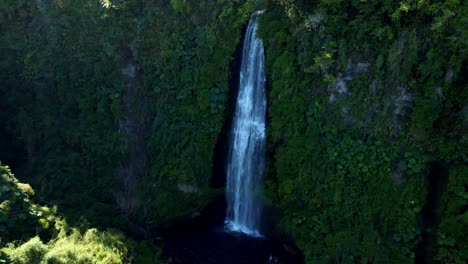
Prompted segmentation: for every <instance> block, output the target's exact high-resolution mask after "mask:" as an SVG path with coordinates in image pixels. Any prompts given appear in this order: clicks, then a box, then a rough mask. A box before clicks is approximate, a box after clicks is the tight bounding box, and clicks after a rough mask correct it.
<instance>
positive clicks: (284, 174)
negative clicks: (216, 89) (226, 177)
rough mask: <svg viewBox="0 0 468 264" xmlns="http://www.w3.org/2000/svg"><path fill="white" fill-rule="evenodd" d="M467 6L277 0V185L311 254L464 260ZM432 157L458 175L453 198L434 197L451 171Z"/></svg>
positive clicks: (290, 225) (269, 47)
mask: <svg viewBox="0 0 468 264" xmlns="http://www.w3.org/2000/svg"><path fill="white" fill-rule="evenodd" d="M466 11H467V4H466V3H464V2H463V1H402V2H397V1H288V0H278V1H272V2H271V3H270V5H269V6H268V9H267V12H266V14H265V15H264V16H263V18H262V22H261V29H260V30H261V37H262V38H263V39H264V42H265V46H266V54H267V67H268V73H269V74H268V79H269V81H270V83H271V87H270V96H269V103H270V107H269V117H270V120H271V124H270V128H269V136H270V137H269V139H270V149H272V152H273V153H274V157H273V158H274V162H273V164H272V166H271V167H270V174H269V182H268V184H269V187H268V188H269V189H270V190H269V192H268V193H269V194H270V196H272V197H269V199H273V200H275V199H276V200H277V201H279V203H280V207H281V208H282V210H283V212H284V218H283V221H284V223H283V226H284V227H285V228H286V230H287V232H288V233H291V234H292V235H293V236H294V238H295V240H296V242H297V243H299V245H300V247H301V248H302V249H303V250H304V253H305V254H306V259H307V261H308V262H310V263H322V262H325V263H329V262H330V263H331V262H334V263H336V262H339V263H353V262H361V263H389V262H390V263H411V262H413V261H414V259H415V258H417V259H418V260H420V261H421V260H423V259H427V255H426V254H427V253H425V252H427V251H425V250H428V251H430V252H433V250H436V251H437V252H436V253H435V255H434V256H433V257H434V259H435V260H436V261H437V262H440V263H445V262H446V261H447V260H450V262H451V263H463V262H464V260H463V259H466V247H464V246H460V245H465V244H466V242H465V238H464V237H465V235H466V227H467V225H468V222H466V216H463V213H462V211H463V209H462V208H463V206H466V202H467V201H466V198H467V197H466V182H465V183H462V182H460V178H459V177H460V176H459V175H461V174H463V173H461V174H459V173H460V172H459V170H460V169H461V168H460V167H459V166H462V168H466V167H465V165H461V164H464V163H466V159H467V156H466V139H465V138H464V136H463V135H464V134H463V129H462V124H463V122H465V121H464V120H466V113H465V112H463V111H464V110H463V109H464V108H466V106H465V104H466V102H467V90H466V89H465V88H466V79H465V77H464V76H463V74H464V72H466V58H467V46H466V40H465V39H464V38H463V36H465V35H466V33H467V31H466V18H465V17H464V13H465V12H466ZM434 162H439V163H442V164H443V166H444V167H446V168H448V169H449V170H450V171H451V173H450V174H449V176H448V178H449V179H448V181H449V185H448V186H447V187H445V186H444V184H443V182H444V181H443V180H441V181H438V182H439V183H440V184H439V186H437V187H436V188H435V191H436V192H439V191H440V192H445V193H446V194H445V199H443V200H442V201H435V202H434V203H431V204H429V201H431V199H430V197H432V196H434V195H435V194H434V193H432V192H434V190H431V189H430V188H429V186H431V184H432V185H433V183H431V181H435V179H437V178H444V177H447V176H446V175H443V174H440V175H439V174H437V172H434V171H433V170H432V172H431V169H432V168H433V167H434V165H433V164H434ZM452 171H453V172H452ZM465 171H466V170H465ZM433 174H437V175H433ZM430 175H433V176H430ZM465 178H466V177H465ZM455 182H456V183H455ZM453 185H456V187H455V186H453ZM445 188H447V190H445ZM455 190H457V191H458V195H457V194H452V193H454V192H455ZM450 195H454V196H450ZM449 197H450V198H449ZM447 203H448V204H447ZM425 206H426V207H428V208H431V207H435V208H436V209H435V212H434V213H433V214H431V215H430V217H428V216H427V215H425V214H423V212H422V209H423V207H425ZM425 211H431V210H429V209H428V210H425ZM463 217H465V218H463ZM430 218H435V219H443V220H442V222H441V225H440V228H438V226H437V223H432V220H430ZM437 221H438V220H434V222H437ZM430 222H431V223H430ZM455 223H456V224H455ZM455 226H457V227H455ZM462 229H463V230H464V231H462ZM431 230H432V231H431ZM449 230H450V231H449ZM455 230H457V231H458V232H459V233H458V234H460V236H458V235H456V234H455V232H457V231H455ZM435 233H436V234H437V238H436V242H435V244H436V245H434V242H431V243H428V242H427V241H426V240H432V238H431V237H432V235H431V234H435ZM448 233H450V235H449V234H448ZM448 236H449V237H448ZM423 240H424V241H423ZM426 244H430V245H431V246H430V248H429V249H427V248H424V247H425V246H422V245H426ZM430 254H432V253H430Z"/></svg>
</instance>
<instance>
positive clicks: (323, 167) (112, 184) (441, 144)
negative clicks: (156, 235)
mask: <svg viewBox="0 0 468 264" xmlns="http://www.w3.org/2000/svg"><path fill="white" fill-rule="evenodd" d="M255 9H266V11H265V13H264V14H263V15H262V16H261V19H260V26H259V34H260V37H261V38H262V39H263V41H264V45H265V48H266V70H267V79H268V85H269V87H268V97H269V98H268V102H269V105H268V110H267V111H268V128H267V142H268V150H269V151H268V152H269V155H270V156H269V158H268V160H267V167H268V168H267V169H268V175H267V176H268V177H267V179H266V188H265V197H264V200H265V203H266V204H267V205H268V204H270V205H271V207H273V205H275V206H274V207H276V209H278V210H279V212H280V213H281V215H282V221H281V227H280V228H279V229H278V230H279V231H280V232H285V233H287V234H291V235H292V236H293V237H294V239H295V240H296V241H297V242H298V244H299V245H300V247H301V249H302V250H303V251H304V252H305V255H306V258H307V260H308V261H309V262H313V263H315V262H319V261H343V262H356V261H367V262H385V261H387V260H389V259H392V260H393V259H395V262H411V261H412V259H414V258H415V257H416V255H417V254H425V256H423V257H428V258H430V259H433V260H435V261H439V262H442V261H443V260H450V261H451V262H454V263H457V262H462V260H464V259H466V256H465V255H463V254H464V252H466V250H464V248H463V247H464V245H466V244H467V243H466V238H464V237H463V234H464V232H463V230H464V229H463V228H465V227H466V221H465V218H466V217H465V215H464V211H463V209H464V208H465V207H466V191H465V190H466V185H467V183H466V177H464V175H466V166H465V165H464V163H466V137H465V135H464V134H465V133H463V132H464V129H465V127H466V120H467V111H466V109H467V105H466V102H467V89H465V87H466V76H464V73H465V72H466V58H467V48H466V43H465V41H464V38H463V36H465V35H466V33H467V32H466V28H467V27H466V26H465V24H466V23H465V21H464V17H463V14H465V13H467V4H466V3H464V2H463V1H458V0H452V1H418V2H417V3H415V2H414V1H400V2H396V1H384V0H379V1H378V0H375V1H300V0H298V1H293V0H278V1H276V0H275V1H235V0H229V1H183V0H177V1H175V0H174V1H139V0H134V1H133V0H132V1H92V0H89V1H73V0H64V1H53V0H50V1H46V0H44V1H14V2H13V1H6V2H5V1H4V2H2V3H1V4H0V13H1V16H0V25H1V26H0V44H1V45H0V49H1V53H2V56H3V57H2V60H1V62H0V82H1V83H2V84H3V85H1V86H0V93H1V94H2V96H0V105H1V111H0V118H1V120H0V126H1V127H0V129H2V131H1V132H0V135H7V136H8V137H9V139H8V140H5V139H3V141H2V140H1V139H0V144H1V145H0V150H1V151H0V153H1V155H2V156H1V157H0V159H7V160H12V161H13V160H15V159H16V158H15V156H17V157H18V158H19V160H21V161H22V160H24V159H25V160H27V165H26V168H25V169H22V170H21V171H23V170H24V173H23V174H24V175H19V176H20V178H21V180H23V181H28V182H31V184H32V185H33V186H34V188H35V190H36V191H37V196H39V197H45V198H47V199H50V200H53V201H54V202H56V203H57V204H58V205H59V207H61V208H62V211H63V212H65V213H66V214H67V215H69V216H71V217H70V220H69V221H72V219H76V221H77V222H78V221H81V220H78V219H86V220H88V221H90V222H92V223H99V224H100V225H103V226H118V227H122V226H127V224H128V222H129V221H130V222H132V223H137V224H138V225H139V226H143V227H150V226H151V227H161V226H166V225H168V224H170V223H172V222H174V221H176V220H178V219H181V218H186V217H189V216H190V215H191V214H193V213H194V212H197V211H198V210H199V209H200V208H201V207H203V206H204V205H205V204H206V201H207V200H209V199H210V198H211V197H212V194H213V193H214V191H216V190H213V188H212V187H211V186H210V182H211V180H212V179H211V178H212V165H213V164H212V163H213V161H214V160H217V159H216V158H215V157H214V156H213V155H214V154H213V153H214V147H215V144H216V142H217V140H218V137H219V135H220V133H221V128H222V126H223V124H224V123H225V120H227V116H226V114H227V111H226V106H227V105H228V94H229V93H228V92H229V90H230V89H232V87H229V86H230V84H229V80H230V79H231V78H232V76H230V72H232V69H230V63H231V61H232V59H233V58H232V56H233V54H234V53H235V49H236V46H237V45H238V42H239V39H240V38H241V33H242V32H241V28H242V27H243V25H244V24H245V22H246V21H247V20H248V17H249V16H250V14H251V13H252V12H253V11H254V10H255ZM4 141H7V142H6V143H5V144H4V143H3V142H4ZM220 148H221V149H222V147H220ZM10 150H15V151H17V150H21V152H22V153H18V154H17V155H12V153H11V151H10ZM220 160H222V159H220ZM217 165H219V164H217ZM221 167H222V166H221ZM440 167H441V168H444V169H442V170H441V171H445V170H447V173H444V175H446V176H441V177H442V179H438V178H437V177H436V176H434V175H436V174H437V173H435V172H434V170H432V169H431V168H440ZM14 169H15V168H14ZM445 178H446V179H445ZM439 180H440V182H444V184H441V186H446V187H444V188H441V189H440V190H437V188H434V187H433V186H434V185H437V184H436V183H437V182H439ZM219 185H222V184H219ZM217 187H219V186H217ZM429 187H430V188H429ZM431 193H434V194H437V195H435V196H437V197H438V198H437V199H432V198H431ZM428 204H433V205H434V206H435V207H437V208H436V209H437V210H434V211H431V210H423V208H428V207H430V206H429V205H428ZM423 211H424V212H423ZM426 212H428V213H430V214H431V215H432V216H433V218H434V219H433V221H431V223H428V222H425V220H424V214H425V213H426ZM428 226H430V227H431V230H432V231H430V232H429V231H428V230H427V227H428ZM278 230H276V231H278ZM429 240H430V241H429ZM421 241H423V243H422V242H421ZM435 241H436V242H437V243H435ZM426 249H427V250H426ZM421 252H431V253H421Z"/></svg>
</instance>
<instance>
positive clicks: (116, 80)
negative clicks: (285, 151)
mask: <svg viewBox="0 0 468 264" xmlns="http://www.w3.org/2000/svg"><path fill="white" fill-rule="evenodd" d="M0 11H1V12H2V28H1V32H2V33H3V34H2V43H5V45H2V49H3V51H4V54H5V56H6V58H8V59H7V60H5V61H4V63H3V64H2V65H1V67H2V70H4V71H3V72H2V75H1V78H2V81H3V83H5V86H2V87H1V89H2V90H1V91H2V94H4V95H5V96H2V99H1V100H2V101H1V102H2V107H3V108H2V115H1V116H2V122H1V123H2V124H1V125H2V133H4V134H6V135H11V136H12V140H14V143H15V144H18V145H19V146H21V145H23V146H24V149H25V150H26V151H27V155H25V156H26V159H27V165H26V167H27V169H26V170H25V173H24V174H25V175H23V176H24V178H27V176H26V175H34V176H33V177H31V178H28V179H27V180H28V181H30V182H32V183H33V185H34V186H35V188H36V189H37V190H38V192H39V193H40V194H41V196H42V195H43V196H45V197H47V198H48V199H52V200H54V201H55V202H57V203H58V204H59V205H60V206H63V207H64V208H65V209H64V211H66V212H67V210H68V209H69V211H68V213H70V214H71V215H74V218H77V219H78V217H84V218H86V219H88V220H89V221H92V222H94V221H96V222H99V223H100V224H103V225H116V226H120V225H122V224H124V225H125V222H127V221H128V220H130V221H131V222H136V223H138V224H139V225H142V226H164V225H167V224H168V223H171V222H172V221H174V220H176V219H179V218H184V217H188V216H190V215H191V214H192V213H194V212H197V211H198V210H200V208H201V207H203V206H204V204H205V203H206V201H207V200H209V199H210V198H211V193H212V191H213V190H212V189H211V186H210V182H211V177H212V175H211V174H212V160H213V152H214V146H215V143H216V141H217V138H218V135H219V134H220V132H221V127H222V125H223V123H224V120H225V106H226V104H227V94H228V90H229V89H228V82H229V79H230V76H229V74H230V68H229V65H230V61H231V60H232V54H233V53H234V51H235V48H236V46H237V43H238V41H239V39H240V36H241V27H242V26H243V24H244V23H245V22H246V21H247V20H248V17H249V15H250V13H251V12H252V11H253V5H252V4H251V3H250V4H248V3H246V2H243V1H241V2H239V1H225V2H223V3H217V2H214V1H211V2H204V3H188V2H187V1H171V2H170V3H163V2H161V1H152V2H143V1H81V2H79V3H78V2H76V1H37V2H27V1H19V2H17V3H16V4H13V3H5V4H2V5H1V6H0ZM3 25H5V26H3ZM11 75H14V77H12V76H11ZM3 109H4V111H3ZM3 118H4V119H3ZM3 128H5V129H3ZM8 145H9V146H5V148H4V149H3V148H2V151H4V152H5V153H6V150H7V149H8V150H9V149H14V146H13V145H12V144H10V143H9V144H8ZM10 145H12V146H10ZM19 155H20V154H19V153H18V156H19ZM3 156H4V157H5V158H7V159H8V161H9V160H12V159H13V160H14V157H13V158H11V157H10V156H9V155H3Z"/></svg>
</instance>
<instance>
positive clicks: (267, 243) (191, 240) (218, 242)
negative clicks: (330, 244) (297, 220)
mask: <svg viewBox="0 0 468 264" xmlns="http://www.w3.org/2000/svg"><path fill="white" fill-rule="evenodd" d="M225 208H226V205H225V200H224V197H220V199H218V201H217V202H215V203H213V204H212V205H211V206H209V207H208V208H206V209H205V210H204V211H203V212H202V214H201V216H199V217H197V218H194V219H192V220H189V221H186V222H184V223H180V224H178V225H176V226H174V227H172V228H171V229H170V230H168V232H167V233H166V235H165V237H164V241H165V245H164V253H165V255H166V256H167V257H170V258H171V259H172V263H194V264H231V263H232V264H234V263H236V264H242V263H245V264H247V263H252V264H261V263H283V264H300V263H303V257H302V255H301V252H300V251H299V250H297V249H296V247H295V246H294V245H293V244H292V243H289V242H286V240H284V239H281V238H279V237H273V235H272V236H270V237H268V236H265V237H262V238H257V237H252V236H248V235H245V234H242V233H230V232H225V230H224V211H225ZM269 260H270V262H269ZM273 260H275V261H276V262H275V261H273Z"/></svg>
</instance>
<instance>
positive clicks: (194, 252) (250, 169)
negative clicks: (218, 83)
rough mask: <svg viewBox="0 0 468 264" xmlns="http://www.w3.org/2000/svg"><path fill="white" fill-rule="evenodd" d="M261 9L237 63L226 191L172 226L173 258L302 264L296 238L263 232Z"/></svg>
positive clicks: (168, 248) (201, 262)
mask: <svg viewBox="0 0 468 264" xmlns="http://www.w3.org/2000/svg"><path fill="white" fill-rule="evenodd" d="M259 14H260V12H256V13H254V14H253V15H252V16H251V18H250V21H249V24H248V27H247V30H246V34H245V36H244V39H245V40H244V42H243V46H242V60H241V65H240V67H234V68H239V69H240V71H239V72H238V73H239V76H238V80H239V82H238V83H237V84H238V85H239V90H238V91H237V93H236V94H235V95H234V96H235V98H234V99H235V102H234V103H235V108H234V111H232V112H233V113H232V120H231V122H230V124H229V126H228V127H229V128H228V129H229V130H230V131H229V132H228V133H226V134H228V135H227V139H226V140H225V141H226V142H224V143H226V144H225V146H223V153H224V155H226V157H225V158H226V164H225V165H223V167H224V170H225V171H224V173H223V176H226V177H227V179H226V182H225V184H226V196H225V197H221V196H220V197H219V198H218V199H216V200H214V201H213V202H212V203H211V204H210V205H208V206H207V207H206V208H205V209H204V210H203V211H201V212H200V214H199V215H198V216H197V217H194V218H193V219H191V220H188V221H185V222H182V223H179V224H177V225H175V226H173V227H172V228H171V229H169V230H167V233H166V234H165V237H166V239H165V241H166V244H165V246H164V252H165V255H166V256H168V257H170V258H171V260H172V263H197V264H205V263H206V264H208V263H210V264H231V263H232V264H239V263H245V264H250V263H251V264H257V263H258V264H261V263H283V264H289V263H290V264H296V263H303V259H302V256H301V254H300V252H299V251H297V250H296V249H294V246H293V245H292V243H287V242H286V241H285V239H284V238H280V237H272V236H267V235H264V234H263V233H261V231H260V226H261V225H260V220H261V212H262V204H261V201H260V199H259V198H257V195H258V194H257V191H258V188H259V186H260V184H261V181H262V178H263V173H264V172H263V171H264V166H265V112H266V95H265V93H266V92H265V74H264V70H263V60H264V54H263V45H262V42H261V40H260V39H258V38H257V37H256V30H257V25H258V24H257V18H258V15H259ZM239 57H240V56H239ZM237 84H235V85H237ZM231 95H233V94H231ZM234 96H233V97H234ZM218 154H219V153H218ZM218 165H219V164H218ZM215 174H216V172H215ZM215 177H216V175H215Z"/></svg>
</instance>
